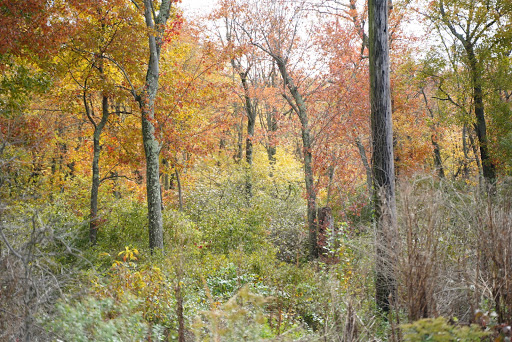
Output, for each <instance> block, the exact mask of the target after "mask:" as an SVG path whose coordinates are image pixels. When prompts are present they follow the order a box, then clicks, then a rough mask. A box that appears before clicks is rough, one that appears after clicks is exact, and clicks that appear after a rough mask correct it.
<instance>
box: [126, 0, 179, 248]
mask: <svg viewBox="0 0 512 342" xmlns="http://www.w3.org/2000/svg"><path fill="white" fill-rule="evenodd" d="M134 3H135V2H134ZM171 3H172V0H162V2H161V3H160V6H158V8H157V2H154V1H153V0H144V4H143V7H144V19H145V22H146V27H147V29H148V45H149V61H148V63H147V73H146V81H145V83H144V86H143V89H142V91H141V92H139V93H137V92H136V91H135V89H132V93H133V95H134V97H135V100H136V101H137V102H138V103H139V107H140V110H141V121H142V141H143V144H144V152H145V156H146V194H147V203H148V221H149V225H148V229H149V248H150V249H151V250H153V249H155V248H158V249H162V248H163V247H164V237H163V220H162V197H161V189H160V161H159V156H160V149H161V144H160V142H159V141H158V138H157V136H156V134H157V133H158V132H157V131H156V122H155V99H156V95H157V91H158V79H159V77H160V68H159V62H160V51H161V48H162V44H163V36H164V32H165V25H166V24H167V21H168V20H169V17H170V16H171Z"/></svg>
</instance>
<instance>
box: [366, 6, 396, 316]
mask: <svg viewBox="0 0 512 342" xmlns="http://www.w3.org/2000/svg"><path fill="white" fill-rule="evenodd" d="M368 20H369V36H370V40H369V43H370V46H369V50H370V87H371V90H370V98H371V131H372V149H373V154H372V177H373V181H374V192H373V201H374V214H375V215H374V217H375V224H376V265H375V267H376V278H375V289H376V302H377V307H378V308H379V309H380V310H382V311H384V312H388V311H389V310H390V299H391V298H394V297H395V296H396V279H395V274H394V271H393V264H394V263H395V256H396V255H395V245H396V235H397V233H396V203H395V175H394V160H393V127H392V120H391V92H390V64H389V44H388V24H387V22H388V1H387V0H370V1H369V3H368Z"/></svg>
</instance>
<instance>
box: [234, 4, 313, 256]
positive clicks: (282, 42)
mask: <svg viewBox="0 0 512 342" xmlns="http://www.w3.org/2000/svg"><path fill="white" fill-rule="evenodd" d="M252 5H254V7H253V8H250V13H248V19H246V21H245V22H242V21H239V23H238V25H240V27H241V28H242V29H243V30H244V32H245V33H246V34H247V36H248V38H249V39H250V42H251V44H253V45H254V46H256V47H258V48H259V49H261V50H262V51H264V52H265V53H266V54H267V55H268V56H269V57H270V58H271V59H272V61H273V62H275V64H276V66H277V69H278V70H279V73H280V75H281V78H282V81H283V88H284V89H283V92H282V96H283V97H284V98H285V100H286V102H288V104H289V106H290V107H291V108H292V111H293V112H294V113H295V114H296V115H297V117H298V119H299V122H300V130H301V138H302V157H303V162H304V180H305V184H306V201H307V218H308V230H309V257H310V258H315V257H317V256H318V244H317V225H316V189H315V183H314V174H313V153H312V151H313V139H312V134H311V126H310V122H309V120H310V116H309V114H308V108H307V105H306V100H305V97H304V95H303V93H302V91H303V90H304V89H301V88H299V84H297V81H296V79H295V78H294V75H293V69H294V68H293V67H292V60H293V58H297V56H300V57H298V58H299V59H300V58H302V57H304V55H305V51H302V52H303V54H300V53H297V51H298V50H299V46H300V42H301V39H300V38H299V36H300V34H299V29H300V28H303V24H304V23H305V21H306V17H307V14H306V11H305V5H304V3H302V2H298V3H296V4H293V7H291V8H290V7H288V5H287V4H285V3H283V2H281V1H276V0H269V1H264V2H259V3H257V4H256V3H253V4H252ZM248 24H249V25H251V27H250V28H249V27H248ZM302 48H305V47H304V46H303V47H302ZM296 50H297V51H296ZM294 53H297V54H294ZM297 74H300V73H298V72H297Z"/></svg>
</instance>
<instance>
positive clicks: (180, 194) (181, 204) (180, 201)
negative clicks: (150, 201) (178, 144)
mask: <svg viewBox="0 0 512 342" xmlns="http://www.w3.org/2000/svg"><path fill="white" fill-rule="evenodd" d="M174 174H175V175H176V183H177V184H178V203H179V210H180V211H183V192H182V189H181V180H180V174H179V173H178V169H176V168H175V169H174Z"/></svg>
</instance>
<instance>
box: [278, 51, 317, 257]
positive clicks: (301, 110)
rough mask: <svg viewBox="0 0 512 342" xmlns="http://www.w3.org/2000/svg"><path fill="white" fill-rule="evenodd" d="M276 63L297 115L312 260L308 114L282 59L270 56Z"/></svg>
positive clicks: (313, 216) (312, 195)
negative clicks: (299, 126) (299, 125)
mask: <svg viewBox="0 0 512 342" xmlns="http://www.w3.org/2000/svg"><path fill="white" fill-rule="evenodd" d="M272 57H273V58H274V60H275V61H276V63H277V66H278V68H279V72H280V73H281V76H282V78H283V81H284V83H285V85H286V87H287V88H288V90H289V91H290V94H291V95H292V97H293V101H294V103H293V102H292V101H291V99H289V98H288V97H286V99H287V101H288V102H289V103H290V105H291V106H292V108H293V110H294V111H295V112H296V113H297V115H298V117H299V120H300V123H301V132H302V154H303V158H304V179H305V183H306V200H307V214H308V229H309V257H310V259H314V258H317V257H318V243H317V225H316V190H315V184H314V181H313V155H312V153H311V151H312V144H311V131H310V127H309V122H308V114H307V108H306V102H305V101H304V99H303V98H302V95H301V94H300V92H299V90H298V88H297V86H296V85H295V83H294V82H293V79H292V78H291V76H290V75H289V74H288V70H287V69H286V63H285V61H284V60H283V58H281V57H279V56H275V55H273V56H272Z"/></svg>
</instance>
